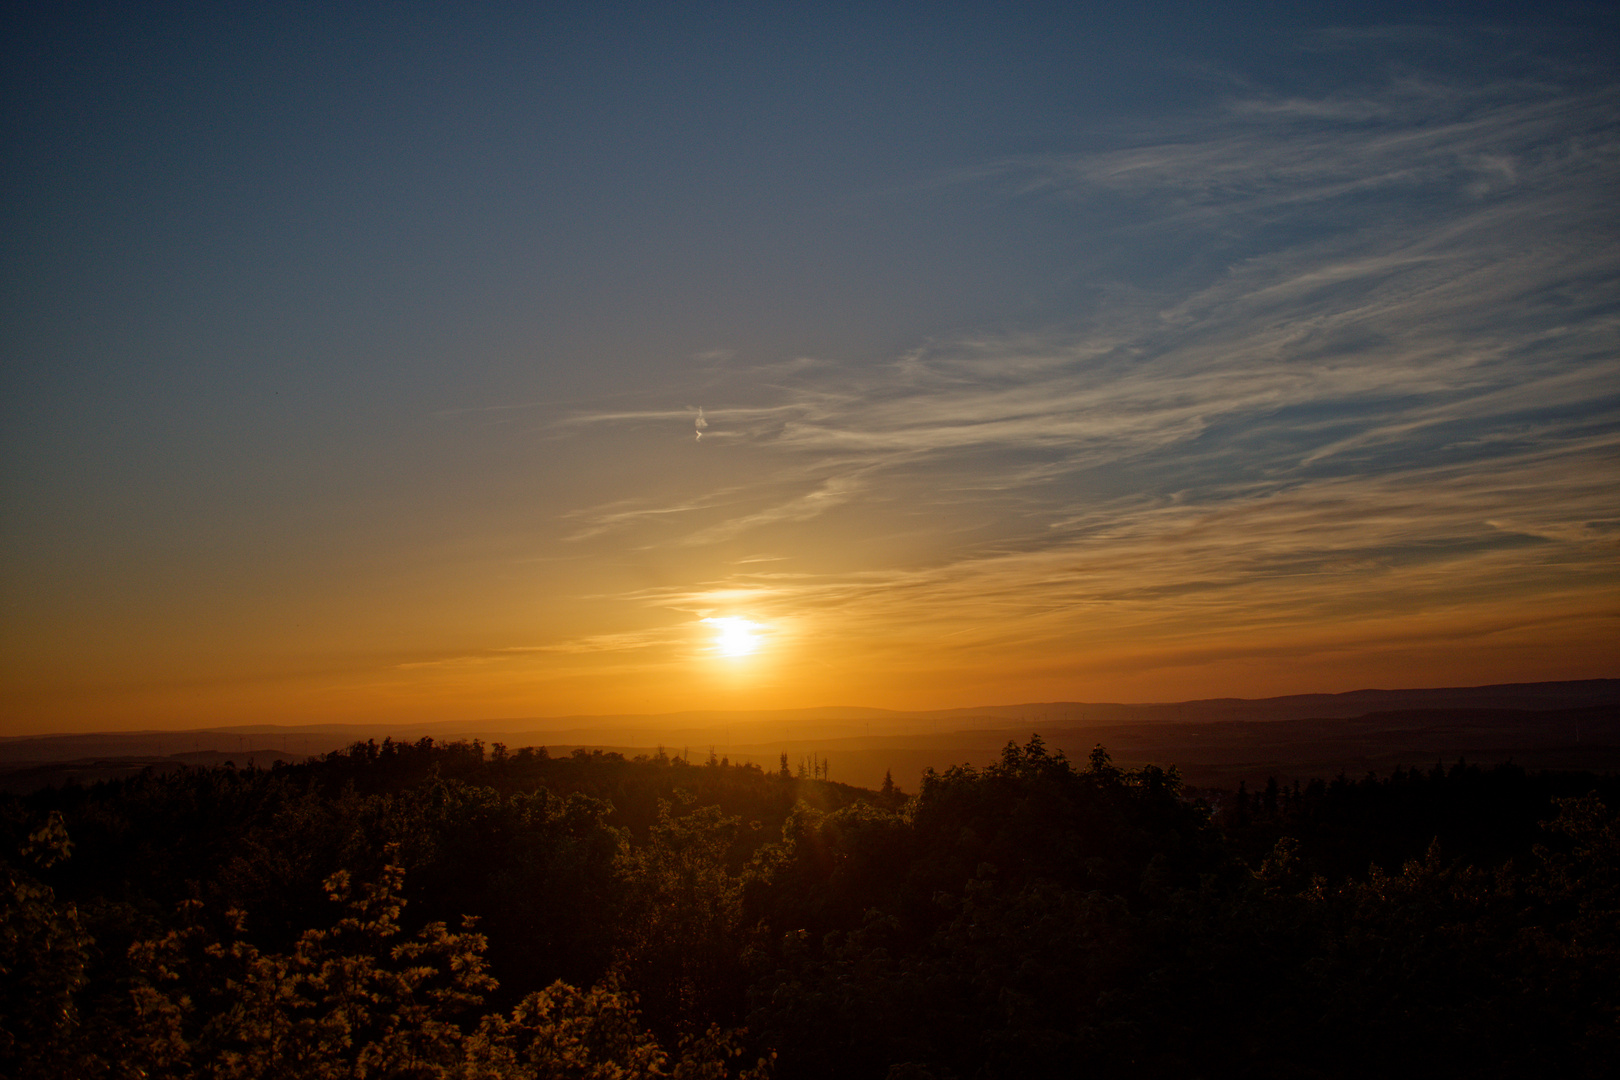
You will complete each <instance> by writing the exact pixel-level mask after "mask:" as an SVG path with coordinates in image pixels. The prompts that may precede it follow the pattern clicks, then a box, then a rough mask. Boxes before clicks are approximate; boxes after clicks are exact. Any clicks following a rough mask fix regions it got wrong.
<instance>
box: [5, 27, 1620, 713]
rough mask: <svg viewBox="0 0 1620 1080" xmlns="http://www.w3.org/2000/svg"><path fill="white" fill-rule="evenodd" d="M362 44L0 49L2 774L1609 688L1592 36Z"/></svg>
mask: <svg viewBox="0 0 1620 1080" xmlns="http://www.w3.org/2000/svg"><path fill="white" fill-rule="evenodd" d="M340 7H341V11H338V10H334V8H333V6H332V5H262V4H254V5H235V4H197V5H172V4H162V3H153V4H139V5H111V6H95V7H92V6H88V5H80V4H74V3H64V4H49V5H47V4H35V5H10V6H8V8H7V9H6V15H5V33H4V34H3V35H0V38H3V41H0V50H3V51H0V86H3V88H4V89H3V94H4V103H5V108H4V128H3V140H4V153H3V157H0V170H3V171H0V177H3V179H0V184H3V187H0V219H3V221H0V350H3V352H0V356H3V374H0V379H3V382H0V392H3V401H0V409H3V413H0V417H3V435H0V438H3V442H0V456H3V462H0V470H3V472H0V483H3V487H0V500H3V501H0V560H3V566H0V575H3V577H0V587H3V593H0V604H3V608H0V611H3V614H0V652H3V655H0V664H3V669H0V734H21V733H31V732H43V731H59V730H78V729H99V728H116V727H168V726H197V725H202V724H214V723H246V722H282V723H306V722H314V721H327V720H353V721H379V722H380V721H386V720H390V719H410V720H428V719H472V718H479V717H497V716H503V717H504V716H542V715H555V714H564V713H608V712H625V711H638V712H639V711H648V712H654V711H667V710H680V709H694V708H775V707H798V706H815V705H824V704H860V705H876V706H887V707H895V708H932V707H946V706H965V705H974V704H987V703H996V702H1015V701H1032V700H1056V699H1065V700H1176V699H1182V698H1191V697H1206V696H1218V695H1237V696H1246V697H1257V696H1264V695H1270V694H1279V693H1291V692H1297V691H1340V690H1350V689H1355V688H1360V687H1369V686H1380V687H1402V686H1424V685H1466V684H1477V683H1489V682H1505V681H1519V680H1539V679H1558V678H1583V677H1599V676H1616V675H1620V632H1617V631H1620V618H1617V616H1620V287H1617V285H1620V210H1617V207H1620V19H1617V17H1616V14H1615V11H1614V8H1613V7H1612V5H1596V4H1594V5H1552V6H1548V5H1546V4H1536V5H1528V4H1527V5H1489V4H1474V3H1469V4H1454V5H1410V4H1400V5H1396V4H1390V5H1385V6H1378V5H1345V4H1331V5H1327V4H1324V5H1308V4H1298V3H1286V4H1276V5H1235V6H1234V5H1212V4H1206V5H1162V6H1158V7H1152V6H1149V7H1140V6H1131V7H1130V8H1129V9H1128V12H1127V13H1126V14H1106V13H1089V12H1087V11H1085V10H1082V6H1081V5H1051V6H1045V5H1019V6H1016V7H1013V6H1009V5H996V6H994V8H993V9H992V6H991V5H977V6H961V7H953V6H949V5H941V4H926V5H924V4H913V5H881V6H878V5H851V6H850V7H848V8H847V9H842V10H840V9H829V8H828V6H826V5H816V6H814V7H810V6H805V7H802V8H794V7H790V6H787V5H759V4H752V5H745V4H734V5H731V4H728V5H652V4H648V5H629V6H618V5H610V4H604V3H590V4H581V5H578V6H565V5H531V4H510V5H507V4H480V5H450V4H444V5H437V4H411V3H391V4H387V5H362V4H350V5H341V6H340ZM875 7H881V10H874V8H875ZM700 409H701V410H702V411H701V413H700V412H699V410H700ZM700 418H701V421H702V424H700V423H699V421H700ZM703 424H706V425H707V426H706V427H705V426H702V425H703ZM700 434H701V436H702V437H701V438H698V437H697V436H698V435H700ZM705 618H708V619H719V618H740V619H746V620H749V621H751V622H753V623H755V624H756V627H755V631H754V632H755V635H756V639H757V646H758V647H757V648H756V649H755V651H754V652H752V653H750V654H749V655H746V656H740V657H731V656H726V655H724V654H723V653H722V652H721V651H719V650H717V649H716V647H715V637H716V629H717V626H718V624H716V623H712V622H711V623H705V622H704V621H703V620H704V619H705Z"/></svg>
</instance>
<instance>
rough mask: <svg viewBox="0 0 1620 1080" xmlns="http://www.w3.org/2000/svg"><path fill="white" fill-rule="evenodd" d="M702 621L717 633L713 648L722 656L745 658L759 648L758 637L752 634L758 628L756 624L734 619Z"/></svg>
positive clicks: (746, 620) (747, 620)
mask: <svg viewBox="0 0 1620 1080" xmlns="http://www.w3.org/2000/svg"><path fill="white" fill-rule="evenodd" d="M703 621H704V622H706V623H708V624H709V625H710V626H713V627H714V628H715V629H716V630H717V631H719V632H718V633H717V634H716V635H715V638H714V647H715V650H716V651H718V652H719V653H720V655H722V656H747V655H748V654H750V653H752V652H754V651H755V650H757V649H758V648H759V635H757V634H756V633H754V630H755V628H756V627H758V626H759V624H758V623H756V622H753V621H751V620H749V619H739V618H734V617H728V618H723V619H704V620H703Z"/></svg>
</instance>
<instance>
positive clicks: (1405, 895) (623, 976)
mask: <svg viewBox="0 0 1620 1080" xmlns="http://www.w3.org/2000/svg"><path fill="white" fill-rule="evenodd" d="M830 775H831V772H830V770H827V769H826V767H825V766H824V765H822V764H820V763H818V764H817V765H816V766H814V767H812V768H810V769H804V768H799V769H794V768H791V767H790V763H789V761H788V759H787V755H785V754H784V755H783V756H782V760H781V765H780V768H777V769H762V768H760V767H759V766H757V765H733V764H731V763H730V762H729V761H725V760H722V759H716V758H715V757H714V755H712V754H710V755H709V756H708V757H707V759H699V760H691V755H690V754H689V753H681V754H676V755H671V754H669V753H667V752H664V751H662V750H661V751H659V752H658V753H657V754H656V755H651V754H649V755H646V756H641V757H637V758H634V759H628V758H626V757H624V756H622V755H619V754H614V753H604V752H601V751H596V752H586V751H579V752H576V753H574V754H571V755H568V756H555V757H554V756H551V755H549V754H548V753H547V752H546V751H545V750H544V749H537V748H524V749H520V750H516V751H511V750H509V749H508V748H507V747H505V746H503V745H500V744H494V745H492V746H489V747H486V746H485V745H484V744H483V743H480V742H453V743H435V742H434V741H433V740H431V739H423V740H421V741H419V742H415V743H394V742H392V741H385V742H383V743H382V744H380V745H379V744H377V743H375V742H366V743H356V744H354V745H352V746H350V747H348V748H347V749H345V750H342V751H337V752H334V753H331V754H328V755H326V756H324V757H322V758H317V759H312V760H310V761H308V762H305V763H302V764H278V765H277V766H276V767H274V768H270V769H256V768H242V769H239V768H236V767H234V766H232V765H229V764H227V765H226V766H223V767H214V768H182V769H178V770H173V771H168V772H160V771H153V770H148V771H147V772H145V773H143V774H141V775H137V776H134V777H130V778H127V779H120V780H113V781H106V782H102V783H97V784H95V785H93V786H88V787H83V786H77V785H67V786H62V787H55V788H49V789H46V790H43V791H38V792H34V793H31V794H28V795H23V796H9V795H8V796H4V797H3V801H0V856H3V857H4V860H5V862H4V874H5V884H4V889H3V893H0V1075H5V1076H9V1077H16V1078H18V1080H25V1078H27V1080H33V1078H44V1077H51V1078H55V1077H65V1076H76V1077H87V1078H109V1080H111V1078H119V1080H123V1078H135V1077H143V1078H193V1077H195V1078H203V1077H207V1078H215V1077H218V1078H226V1077H229V1078H247V1077H323V1078H324V1077H397V1078H410V1080H416V1078H424V1080H425V1078H489V1080H495V1078H503V1080H504V1078H541V1077H579V1078H587V1077H590V1078H602V1080H608V1078H633V1077H682V1078H713V1080H720V1078H726V1077H738V1078H741V1077H760V1078H763V1077H778V1078H781V1080H799V1078H816V1077H835V1076H836V1077H852V1078H862V1077H867V1078H873V1080H926V1078H934V1080H947V1078H957V1080H967V1078H974V1077H985V1078H992V1077H994V1078H1000V1077H1041V1076H1054V1075H1065V1076H1068V1075H1076V1074H1080V1073H1089V1074H1094V1075H1099V1076H1127V1075H1129V1076H1145V1077H1159V1076H1166V1077H1168V1076H1176V1077H1198V1076H1212V1077H1216V1076H1219V1077H1224V1076H1233V1077H1237V1076H1249V1077H1283V1076H1304V1077H1340V1076H1344V1077H1348V1076H1363V1075H1369V1074H1388V1073H1390V1072H1391V1071H1399V1072H1402V1073H1408V1074H1419V1073H1429V1074H1433V1075H1462V1074H1473V1075H1477V1076H1487V1077H1489V1076H1502V1077H1507V1076H1513V1077H1523V1076H1554V1075H1556V1076H1569V1077H1586V1076H1590V1077H1596V1076H1599V1075H1608V1073H1607V1068H1608V1066H1609V1065H1610V1064H1612V1062H1614V1061H1616V1060H1620V820H1617V815H1616V812H1615V811H1614V810H1613V809H1611V808H1613V807H1616V806H1620V779H1617V778H1615V777H1613V776H1608V775H1594V774H1585V773H1573V772H1557V773H1555V772H1528V771H1526V770H1524V769H1522V768H1518V767H1515V766H1513V765H1498V766H1495V767H1492V768H1489V769H1482V768H1480V767H1478V766H1474V765H1470V764H1468V763H1467V762H1465V761H1457V762H1455V763H1452V764H1449V765H1443V764H1434V765H1432V766H1429V767H1423V768H1413V769H1397V770H1395V771H1394V772H1393V773H1392V774H1390V775H1385V776H1377V775H1372V774H1369V775H1367V776H1365V777H1360V778H1350V777H1345V776H1343V775H1340V776H1338V777H1336V778H1333V779H1331V780H1328V779H1318V780H1313V781H1311V782H1309V783H1307V784H1297V783H1290V784H1286V785H1285V784H1279V783H1277V782H1276V781H1272V782H1271V783H1269V784H1267V785H1265V786H1264V787H1263V788H1261V789H1259V790H1256V791H1250V790H1248V788H1247V786H1246V785H1243V786H1240V787H1239V788H1238V789H1237V790H1235V791H1231V790H1215V789H1194V788H1191V787H1188V786H1186V785H1184V784H1183V783H1182V782H1181V780H1180V778H1179V776H1178V774H1177V773H1176V771H1175V770H1174V769H1166V768H1160V767H1156V766H1145V767H1142V768H1134V769H1122V768H1119V767H1116V766H1115V765H1114V764H1113V763H1112V761H1111V760H1110V757H1109V755H1108V753H1107V751H1106V750H1105V749H1104V748H1102V747H1100V746H1099V747H1097V748H1096V749H1095V750H1093V751H1092V753H1091V754H1090V756H1089V759H1088V760H1086V761H1084V762H1077V761H1074V760H1070V759H1069V758H1068V757H1066V756H1065V755H1063V754H1062V753H1058V752H1052V751H1050V750H1049V749H1048V748H1047V746H1046V745H1045V744H1044V743H1043V742H1042V740H1041V739H1040V737H1039V736H1036V737H1033V738H1031V739H1030V740H1029V741H1027V742H1025V743H1023V744H1019V743H1017V742H1009V743H1008V744H1007V746H1006V748H1005V750H1004V751H1003V753H1002V754H1001V757H1000V760H999V761H996V762H995V763H993V764H991V765H988V766H985V767H982V768H975V767H971V766H957V767H953V768H950V769H947V770H945V771H943V772H937V771H933V770H929V771H927V772H925V773H924V774H923V775H922V777H921V781H920V784H919V785H918V787H917V790H916V791H915V792H914V793H907V792H904V791H902V790H900V789H898V788H897V787H896V786H895V785H894V784H893V783H892V781H887V780H886V781H885V783H884V784H883V786H882V788H881V789H879V790H867V789H863V788H857V787H853V786H849V785H845V784H842V783H838V782H835V781H832V780H831V779H829V778H828V777H829V776H830Z"/></svg>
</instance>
